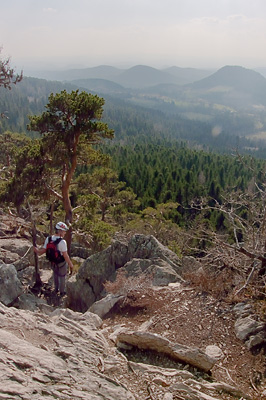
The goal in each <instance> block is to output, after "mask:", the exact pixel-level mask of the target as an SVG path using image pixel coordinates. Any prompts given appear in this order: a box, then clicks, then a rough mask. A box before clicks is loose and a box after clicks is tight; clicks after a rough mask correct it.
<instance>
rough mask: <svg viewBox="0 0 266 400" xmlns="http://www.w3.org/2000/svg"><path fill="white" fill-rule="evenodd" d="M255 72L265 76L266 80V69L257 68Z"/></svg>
mask: <svg viewBox="0 0 266 400" xmlns="http://www.w3.org/2000/svg"><path fill="white" fill-rule="evenodd" d="M254 71H257V72H259V73H260V74H261V75H263V76H264V78H266V67H260V68H255V69H254Z"/></svg>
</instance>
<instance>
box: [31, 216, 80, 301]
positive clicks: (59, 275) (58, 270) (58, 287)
mask: <svg viewBox="0 0 266 400" xmlns="http://www.w3.org/2000/svg"><path fill="white" fill-rule="evenodd" d="M67 230H68V227H67V225H66V224H65V223H64V222H58V223H57V224H56V226H55V234H54V235H52V236H49V237H47V238H46V240H45V242H44V245H43V247H42V248H41V249H38V248H37V247H34V251H35V253H36V254H37V255H38V256H41V255H42V254H44V253H46V256H47V258H49V257H48V249H50V248H53V249H54V248H55V249H56V253H57V254H56V255H57V259H56V260H55V259H54V260H53V261H52V260H51V258H49V259H50V261H51V266H52V269H53V277H54V289H55V292H56V293H57V292H59V293H60V296H64V295H65V294H66V275H67V271H68V267H69V269H70V274H72V272H73V264H72V261H71V260H70V257H69V255H68V252H67V243H66V241H65V239H64V236H65V234H66V232H67ZM52 251H54V250H52Z"/></svg>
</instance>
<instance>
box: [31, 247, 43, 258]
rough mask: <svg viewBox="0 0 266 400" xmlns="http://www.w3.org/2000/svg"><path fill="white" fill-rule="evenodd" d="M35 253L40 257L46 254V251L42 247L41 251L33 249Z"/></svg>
mask: <svg viewBox="0 0 266 400" xmlns="http://www.w3.org/2000/svg"><path fill="white" fill-rule="evenodd" d="M33 250H34V252H35V253H36V254H37V255H38V256H41V255H42V254H44V253H45V252H46V249H45V248H44V247H42V248H41V249H38V248H37V247H33Z"/></svg>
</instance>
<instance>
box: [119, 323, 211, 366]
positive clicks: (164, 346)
mask: <svg viewBox="0 0 266 400" xmlns="http://www.w3.org/2000/svg"><path fill="white" fill-rule="evenodd" d="M116 343H117V345H118V346H119V344H120V343H125V344H127V345H133V346H135V347H138V348H139V349H145V350H153V351H156V352H158V353H163V354H165V355H167V356H169V357H171V358H172V359H175V360H177V361H181V362H183V363H185V364H190V365H192V366H194V367H197V368H199V369H200V370H203V371H206V372H209V371H210V370H211V369H212V367H213V366H214V364H215V362H216V360H215V359H214V358H212V357H210V356H209V355H207V354H206V353H204V352H203V351H201V350H200V349H198V348H195V347H188V346H184V345H182V344H178V343H173V342H171V341H170V340H168V339H166V338H164V337H162V336H160V335H157V334H155V333H150V332H143V331H127V330H125V331H120V332H119V333H118V334H117V338H116Z"/></svg>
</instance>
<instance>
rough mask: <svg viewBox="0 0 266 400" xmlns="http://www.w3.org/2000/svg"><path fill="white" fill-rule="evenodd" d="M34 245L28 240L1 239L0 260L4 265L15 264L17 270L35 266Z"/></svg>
mask: <svg viewBox="0 0 266 400" xmlns="http://www.w3.org/2000/svg"><path fill="white" fill-rule="evenodd" d="M33 257H34V256H33V250H32V243H31V242H30V241H29V240H27V239H22V238H21V239H17V238H5V239H3V238H0V260H2V262H3V263H4V264H13V265H15V267H16V269H17V270H18V271H19V270H20V269H23V268H26V267H28V266H29V265H33V264H34V258H33Z"/></svg>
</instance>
